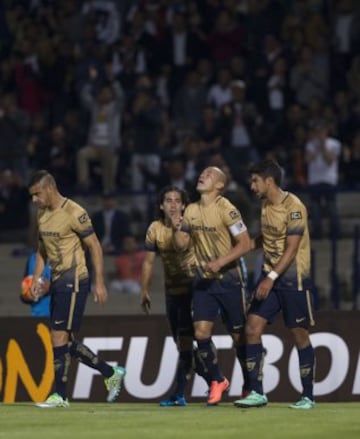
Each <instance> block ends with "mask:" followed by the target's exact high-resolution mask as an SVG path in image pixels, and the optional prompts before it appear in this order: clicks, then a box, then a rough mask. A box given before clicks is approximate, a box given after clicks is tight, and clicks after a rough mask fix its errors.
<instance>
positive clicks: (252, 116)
mask: <svg viewBox="0 0 360 439" xmlns="http://www.w3.org/2000/svg"><path fill="white" fill-rule="evenodd" d="M259 122H260V115H259V114H258V112H257V110H256V108H255V106H254V105H253V103H252V102H250V101H249V100H247V98H246V84H245V82H244V81H241V80H235V81H233V82H232V83H231V101H230V102H229V103H228V104H226V105H224V106H223V108H222V110H221V115H220V123H221V128H222V138H223V144H224V145H225V146H226V147H227V149H228V150H227V151H226V154H227V155H228V156H229V159H230V160H234V159H235V160H239V161H240V160H241V165H242V166H243V167H244V166H245V167H246V166H247V165H248V164H249V163H250V162H255V161H257V160H258V152H257V150H256V147H255V145H254V142H253V139H252V136H253V132H254V130H255V129H256V125H257V124H258V123H259ZM236 154H237V155H236ZM235 155H236V156H235ZM235 157H236V158H235Z"/></svg>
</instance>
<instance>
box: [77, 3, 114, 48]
mask: <svg viewBox="0 0 360 439" xmlns="http://www.w3.org/2000/svg"><path fill="white" fill-rule="evenodd" d="M83 3H84V4H83V7H82V13H83V15H84V16H85V18H86V19H87V20H89V21H91V22H92V23H93V25H94V28H95V29H96V37H97V40H98V41H100V42H102V43H105V44H112V43H114V42H115V41H116V40H117V39H118V38H119V36H120V31H121V28H120V26H121V22H122V21H121V19H120V15H119V10H118V7H117V3H118V2H117V1H116V0H91V1H85V2H83Z"/></svg>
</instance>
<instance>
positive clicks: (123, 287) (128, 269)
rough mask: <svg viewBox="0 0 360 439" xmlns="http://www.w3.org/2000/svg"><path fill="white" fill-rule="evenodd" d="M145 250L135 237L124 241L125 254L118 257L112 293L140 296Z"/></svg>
mask: <svg viewBox="0 0 360 439" xmlns="http://www.w3.org/2000/svg"><path fill="white" fill-rule="evenodd" d="M144 258H145V250H143V249H141V248H139V245H138V243H137V241H136V239H135V237H134V236H130V235H129V236H126V237H125V238H124V240H123V252H122V253H121V254H120V255H119V256H117V257H116V260H115V264H116V277H115V279H113V280H112V281H111V283H110V286H109V291H110V292H112V293H129V294H140V290H141V284H140V282H141V273H142V269H141V268H142V264H143V261H144Z"/></svg>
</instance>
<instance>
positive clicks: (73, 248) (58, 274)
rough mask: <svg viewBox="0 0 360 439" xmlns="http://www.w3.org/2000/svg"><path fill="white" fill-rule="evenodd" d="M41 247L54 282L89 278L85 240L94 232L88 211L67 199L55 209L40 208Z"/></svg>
mask: <svg viewBox="0 0 360 439" xmlns="http://www.w3.org/2000/svg"><path fill="white" fill-rule="evenodd" d="M38 224H39V245H40V247H41V250H42V251H43V252H44V254H45V255H46V259H47V261H48V262H49V264H50V267H51V276H52V281H53V282H54V281H57V280H58V279H63V280H65V281H73V282H74V281H75V282H76V281H78V280H82V279H86V278H87V277H88V269H87V267H86V262H85V252H84V247H83V244H82V242H81V239H82V238H86V237H87V236H89V235H91V234H92V233H94V230H93V226H92V223H91V220H90V218H89V215H88V214H87V212H86V211H85V210H84V209H83V208H82V207H81V206H79V205H78V204H77V203H75V202H74V201H72V200H69V199H66V200H65V201H64V202H63V203H62V205H61V206H60V207H58V208H57V209H55V210H49V209H39V213H38Z"/></svg>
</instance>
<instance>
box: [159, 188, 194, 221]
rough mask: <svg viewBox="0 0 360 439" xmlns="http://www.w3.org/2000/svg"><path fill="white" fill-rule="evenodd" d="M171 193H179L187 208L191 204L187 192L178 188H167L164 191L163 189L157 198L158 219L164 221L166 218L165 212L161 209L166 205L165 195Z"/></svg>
mask: <svg viewBox="0 0 360 439" xmlns="http://www.w3.org/2000/svg"><path fill="white" fill-rule="evenodd" d="M169 192H177V193H178V194H179V195H180V197H181V202H182V204H183V205H184V206H185V207H186V206H187V205H188V204H189V203H190V199H189V195H188V193H187V192H186V191H184V190H183V189H179V188H178V187H177V186H171V185H169V186H165V187H164V188H163V189H161V191H160V192H159V193H158V196H157V217H158V218H160V219H162V220H163V219H164V218H165V214H164V211H163V210H161V209H160V206H161V205H162V204H164V201H165V195H166V194H167V193H169Z"/></svg>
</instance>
